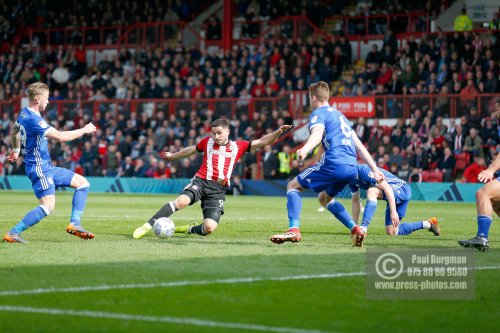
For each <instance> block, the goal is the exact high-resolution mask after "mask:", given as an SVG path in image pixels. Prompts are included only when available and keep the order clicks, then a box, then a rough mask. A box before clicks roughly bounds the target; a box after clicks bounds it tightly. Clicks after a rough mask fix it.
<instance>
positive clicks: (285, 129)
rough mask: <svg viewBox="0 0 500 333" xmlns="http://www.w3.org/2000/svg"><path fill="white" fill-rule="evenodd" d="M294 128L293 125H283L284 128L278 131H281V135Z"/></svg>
mask: <svg viewBox="0 0 500 333" xmlns="http://www.w3.org/2000/svg"><path fill="white" fill-rule="evenodd" d="M292 127H293V126H292V125H283V126H280V128H278V130H280V131H281V133H283V132H286V131H288V130H289V129H290V128H292Z"/></svg>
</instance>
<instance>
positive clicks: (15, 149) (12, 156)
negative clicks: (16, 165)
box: [7, 121, 21, 162]
mask: <svg viewBox="0 0 500 333" xmlns="http://www.w3.org/2000/svg"><path fill="white" fill-rule="evenodd" d="M10 141H11V144H12V151H11V152H10V153H9V156H7V160H8V161H9V162H15V161H16V160H17V158H18V157H19V152H20V151H21V133H20V131H19V124H18V123H17V121H16V122H14V124H13V125H12V127H11V129H10Z"/></svg>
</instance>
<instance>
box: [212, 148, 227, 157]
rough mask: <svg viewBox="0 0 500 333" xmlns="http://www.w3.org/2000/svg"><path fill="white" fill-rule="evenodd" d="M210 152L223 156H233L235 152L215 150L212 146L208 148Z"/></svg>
mask: <svg viewBox="0 0 500 333" xmlns="http://www.w3.org/2000/svg"><path fill="white" fill-rule="evenodd" d="M208 152H209V153H210V154H214V155H222V156H224V157H232V154H233V153H232V152H230V151H223V150H214V149H212V148H210V149H209V150H208Z"/></svg>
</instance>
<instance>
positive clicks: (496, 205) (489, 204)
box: [458, 102, 500, 251]
mask: <svg viewBox="0 0 500 333" xmlns="http://www.w3.org/2000/svg"><path fill="white" fill-rule="evenodd" d="M497 105H498V102H497ZM498 170H500V154H497V157H496V158H495V160H494V161H493V162H492V163H491V165H490V166H489V167H488V169H486V170H483V171H481V172H480V173H479V175H478V176H477V179H478V180H479V181H480V182H483V183H486V185H484V186H483V187H481V188H480V189H479V190H478V191H477V192H476V206H477V234H476V237H473V238H471V239H468V240H461V241H458V244H460V245H462V246H464V247H474V248H476V249H478V250H479V251H486V250H488V249H489V246H488V232H489V231H490V226H491V221H492V215H493V212H495V213H496V214H497V216H500V177H498V178H496V179H493V178H494V175H495V172H497V171H498Z"/></svg>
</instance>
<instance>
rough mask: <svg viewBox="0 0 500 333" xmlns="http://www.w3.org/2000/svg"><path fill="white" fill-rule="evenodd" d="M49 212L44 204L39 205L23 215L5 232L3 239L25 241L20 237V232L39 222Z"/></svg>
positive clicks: (13, 241) (6, 240) (16, 241)
mask: <svg viewBox="0 0 500 333" xmlns="http://www.w3.org/2000/svg"><path fill="white" fill-rule="evenodd" d="M49 214H50V211H49V210H48V208H47V207H45V206H44V205H39V206H37V207H36V208H35V209H33V210H31V211H30V212H28V214H26V216H24V217H23V219H22V220H21V221H20V222H19V223H18V224H16V225H15V226H14V228H12V229H11V230H10V231H9V233H7V234H6V235H5V236H4V238H3V241H4V242H8V243H26V241H25V240H24V239H23V238H22V237H21V233H22V232H23V231H24V230H26V229H28V228H30V227H32V226H34V225H35V224H37V223H38V222H40V221H41V220H42V219H43V218H44V217H46V216H47V215H49Z"/></svg>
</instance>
